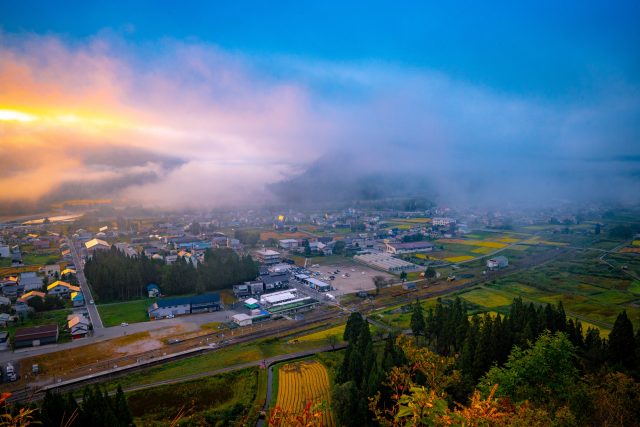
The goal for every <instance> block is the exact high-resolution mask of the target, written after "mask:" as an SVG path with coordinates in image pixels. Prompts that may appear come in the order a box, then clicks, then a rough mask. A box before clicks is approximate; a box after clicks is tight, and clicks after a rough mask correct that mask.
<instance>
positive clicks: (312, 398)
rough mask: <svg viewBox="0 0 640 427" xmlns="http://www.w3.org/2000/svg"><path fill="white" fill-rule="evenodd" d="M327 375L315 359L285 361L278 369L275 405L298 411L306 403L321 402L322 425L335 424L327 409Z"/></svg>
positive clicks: (289, 410)
mask: <svg viewBox="0 0 640 427" xmlns="http://www.w3.org/2000/svg"><path fill="white" fill-rule="evenodd" d="M329 391H330V388H329V375H328V374H327V369H326V368H325V367H324V365H322V364H321V363H319V362H317V361H301V362H295V363H287V364H286V365H283V366H281V367H280V369H279V370H278V397H277V400H276V406H278V407H280V408H281V409H282V410H283V411H285V412H286V413H294V414H295V413H300V412H302V410H303V409H304V407H305V405H307V403H311V404H312V405H316V404H322V405H323V407H324V408H323V414H322V425H323V426H333V425H335V423H334V420H333V417H332V415H331V410H330V409H329Z"/></svg>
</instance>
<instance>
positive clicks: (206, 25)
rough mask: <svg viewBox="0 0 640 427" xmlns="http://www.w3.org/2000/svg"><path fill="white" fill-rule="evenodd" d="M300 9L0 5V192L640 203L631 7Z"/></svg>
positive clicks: (160, 202)
mask: <svg viewBox="0 0 640 427" xmlns="http://www.w3.org/2000/svg"><path fill="white" fill-rule="evenodd" d="M131 3H133V4H131ZM306 3H307V2H293V1H292V2H274V1H270V2H266V1H265V2H229V3H227V4H224V3H223V2H204V1H203V2H196V1H186V2H172V1H162V2H151V1H137V2H118V1H111V2H86V1H85V2H81V1H70V2H64V4H62V5H61V4H60V3H59V2H50V1H21V2H8V1H0V158H1V159H2V165H3V167H2V168H1V169H0V204H3V205H4V206H5V207H9V208H12V207H17V206H20V205H21V204H22V205H24V204H26V205H29V204H40V205H43V204H44V205H46V204H48V203H50V202H54V201H59V200H64V199H65V198H67V199H68V198H90V197H96V198H104V197H113V198H117V199H121V200H125V201H129V202H132V203H142V204H145V205H148V206H158V207H163V208H171V207H222V206H238V205H247V204H255V203H262V202H265V203H268V202H272V201H274V200H278V199H284V200H292V201H293V200H301V199H305V198H306V199H313V198H314V197H317V198H323V197H324V198H331V197H337V196H336V194H337V193H336V192H335V191H334V189H335V188H340V189H343V190H344V189H346V190H345V191H342V192H341V193H340V197H346V198H349V197H351V198H354V197H355V198H357V197H361V196H362V194H370V193H371V191H372V186H373V187H375V188H373V190H375V191H373V192H374V193H375V192H376V191H378V192H382V193H385V192H389V191H390V190H389V189H388V188H387V187H389V186H388V185H387V186H384V188H383V187H380V185H379V183H380V182H381V181H384V182H387V183H388V182H394V183H396V182H397V183H398V185H397V186H396V188H398V189H403V190H402V191H407V192H411V193H416V192H418V193H419V192H421V191H422V192H424V194H425V195H428V196H429V197H433V198H434V199H436V200H437V201H444V202H460V203H465V202H467V203H475V204H478V203H479V204H481V203H483V202H486V203H501V202H504V201H505V200H511V201H514V202H523V203H543V202H549V201H551V200H554V199H563V200H576V201H587V200H601V201H602V200H605V201H631V202H637V201H638V197H639V196H638V195H639V194H640V191H638V188H640V185H639V184H640V141H639V136H640V97H639V89H640V46H639V44H640V43H639V42H640V26H638V25H636V24H637V22H638V19H639V18H640V4H638V3H637V2H622V1H621V2H615V4H611V2H604V1H602V2H594V1H581V2H577V1H576V2H562V4H559V3H560V2H551V1H548V2H547V1H537V2H530V3H529V4H515V3H516V2H473V3H472V2H446V4H444V5H443V4H441V3H442V2H438V3H436V2H433V3H428V2H403V3H401V4H398V3H397V2H331V1H327V2H318V3H321V4H315V5H314V4H306ZM401 184H402V185H401ZM376 186H377V187H376ZM391 188H393V186H391ZM292 193H297V194H292ZM303 196H304V197H303Z"/></svg>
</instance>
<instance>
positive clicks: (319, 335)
mask: <svg viewBox="0 0 640 427" xmlns="http://www.w3.org/2000/svg"><path fill="white" fill-rule="evenodd" d="M344 327H345V325H344V324H343V325H338V326H334V327H333V328H329V329H325V330H322V331H318V332H313V333H311V334H307V335H302V336H300V337H297V338H295V339H294V340H297V341H298V342H306V341H316V342H323V341H324V342H325V343H326V341H327V340H328V339H329V337H330V336H335V337H336V338H337V342H341V341H342V336H343V335H344ZM291 341H293V340H291ZM320 345H321V344H320Z"/></svg>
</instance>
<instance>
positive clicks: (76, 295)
mask: <svg viewBox="0 0 640 427" xmlns="http://www.w3.org/2000/svg"><path fill="white" fill-rule="evenodd" d="M70 298H71V303H72V304H73V306H74V307H82V306H83V305H84V295H83V294H82V292H80V291H77V292H71V296H70Z"/></svg>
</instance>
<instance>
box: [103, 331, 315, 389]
mask: <svg viewBox="0 0 640 427" xmlns="http://www.w3.org/2000/svg"><path fill="white" fill-rule="evenodd" d="M321 345H326V343H323V344H321ZM317 347H318V343H317V342H316V341H306V342H300V343H297V344H293V343H291V344H289V343H288V342H286V341H284V340H279V339H266V340H261V341H257V342H253V343H246V344H240V345H234V346H230V347H225V348H223V349H220V350H217V351H214V352H210V353H205V354H203V355H200V356H196V357H191V358H189V359H184V360H178V361H174V362H168V363H165V364H163V365H162V366H158V367H154V368H151V369H149V370H147V371H145V372H140V373H134V374H130V375H127V376H126V377H124V378H121V379H119V380H118V381H117V382H113V383H111V385H110V387H111V388H115V387H116V385H117V383H120V384H122V386H123V387H124V386H125V385H136V384H149V383H154V382H157V381H164V380H168V379H172V378H179V377H182V376H185V375H191V374H197V373H202V372H207V371H213V370H216V369H221V368H224V367H227V366H230V365H235V364H240V363H245V362H253V361H260V360H264V359H266V358H268V357H272V356H275V355H279V354H289V353H295V352H298V351H304V350H309V349H313V348H317Z"/></svg>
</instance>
